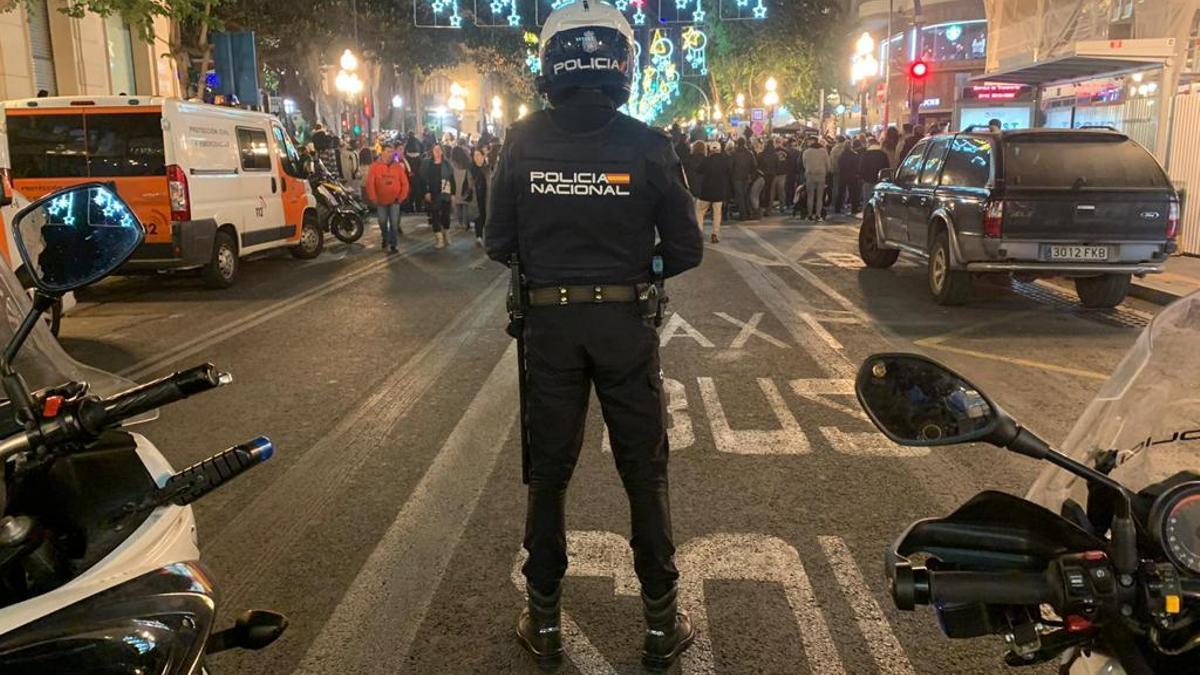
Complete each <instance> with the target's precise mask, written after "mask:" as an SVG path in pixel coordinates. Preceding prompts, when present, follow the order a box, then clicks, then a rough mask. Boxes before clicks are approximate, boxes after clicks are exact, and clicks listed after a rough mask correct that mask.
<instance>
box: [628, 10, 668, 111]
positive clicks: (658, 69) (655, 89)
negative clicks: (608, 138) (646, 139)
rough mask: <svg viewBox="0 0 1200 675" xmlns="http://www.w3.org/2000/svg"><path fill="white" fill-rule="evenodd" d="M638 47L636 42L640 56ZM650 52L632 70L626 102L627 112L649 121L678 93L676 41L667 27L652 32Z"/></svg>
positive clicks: (636, 50) (639, 53)
mask: <svg viewBox="0 0 1200 675" xmlns="http://www.w3.org/2000/svg"><path fill="white" fill-rule="evenodd" d="M641 49H642V48H641V44H638V45H637V48H636V49H635V50H634V53H635V54H636V55H637V56H639V57H640V55H641V53H642V52H641ZM649 53H650V63H648V64H647V65H646V66H645V67H644V68H642V69H641V71H640V72H635V73H634V79H633V82H634V91H633V94H632V95H631V96H630V99H629V103H628V104H627V110H628V111H629V114H630V115H633V116H634V117H636V118H638V119H640V120H642V121H644V122H652V121H653V120H654V118H656V117H658V114H659V113H660V112H661V111H662V109H663V107H664V106H666V105H667V103H669V102H670V101H671V99H673V98H675V97H676V96H678V95H679V70H678V69H677V68H676V67H675V63H674V60H673V56H674V54H675V45H674V43H672V42H671V38H670V37H668V36H667V33H666V31H664V30H662V29H656V30H655V31H654V32H653V33H652V34H651V36H650V47H649ZM639 63H640V60H639Z"/></svg>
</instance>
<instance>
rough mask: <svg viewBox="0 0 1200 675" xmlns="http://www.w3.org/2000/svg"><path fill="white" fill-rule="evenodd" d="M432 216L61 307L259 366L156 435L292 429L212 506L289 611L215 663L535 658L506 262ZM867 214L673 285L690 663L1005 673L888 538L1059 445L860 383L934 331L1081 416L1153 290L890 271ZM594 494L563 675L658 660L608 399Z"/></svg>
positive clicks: (1009, 484)
mask: <svg viewBox="0 0 1200 675" xmlns="http://www.w3.org/2000/svg"><path fill="white" fill-rule="evenodd" d="M416 220H417V219H416V218H411V217H410V218H407V219H406V222H405V229H406V230H407V231H408V232H409V234H408V235H407V237H406V238H405V239H404V240H403V241H402V244H403V247H402V253H401V254H400V255H398V256H386V255H384V254H383V253H382V252H381V251H380V249H379V247H378V241H379V236H378V233H377V232H374V231H372V232H369V233H368V235H367V236H366V237H365V238H364V241H363V243H360V244H357V245H353V246H338V247H332V246H331V248H330V249H329V250H328V251H327V252H326V253H325V254H323V255H322V256H321V257H319V258H318V259H316V260H313V261H308V262H300V261H297V260H293V259H291V258H290V257H287V256H286V255H285V256H276V257H269V258H267V259H263V260H258V261H254V262H251V263H247V264H246V265H245V266H244V268H243V275H244V276H243V278H242V279H241V281H240V283H239V284H238V285H237V286H236V287H235V288H232V289H229V290H225V291H209V290H205V289H203V288H202V287H201V285H200V283H199V280H198V279H195V278H191V277H187V276H177V277H161V278H154V277H151V278H147V277H132V278H121V279H111V280H108V281H106V282H104V283H102V284H100V285H99V286H97V287H95V288H93V289H91V290H89V291H87V292H85V293H84V294H83V295H82V297H81V301H82V303H83V305H82V307H81V308H80V310H79V311H78V312H77V313H76V314H74V315H72V316H70V317H69V318H68V319H66V320H65V321H64V327H63V338H62V341H63V343H64V345H65V346H66V347H67V349H68V351H70V352H71V353H72V354H73V355H75V356H76V357H78V358H79V359H81V360H83V361H85V362H88V363H90V364H93V365H97V366H100V367H103V368H106V369H109V370H113V371H117V372H121V373H124V374H126V375H129V376H132V377H135V378H137V379H143V380H144V379H148V378H150V377H153V376H157V375H161V374H165V373H167V372H170V371H171V370H174V369H179V368H182V367H186V366H189V365H192V364H194V363H197V362H201V361H205V360H210V361H213V362H214V363H216V364H218V365H219V366H221V367H222V368H223V369H227V370H229V371H231V372H232V373H233V374H234V377H235V383H234V384H233V385H232V386H230V387H227V388H225V389H223V390H218V391H217V392H213V393H209V394H205V395H203V396H200V397H197V398H195V399H191V400H189V401H185V402H182V403H180V404H177V405H174V406H172V407H170V408H168V409H166V410H164V411H163V414H162V416H161V418H160V419H159V420H158V421H156V422H154V423H152V424H150V425H147V426H145V427H143V428H141V429H140V430H141V431H142V432H144V433H145V434H146V435H148V436H149V437H150V438H151V439H152V440H153V441H154V442H155V443H156V444H158V446H159V447H160V448H161V449H162V450H163V451H164V452H165V453H166V455H167V456H168V458H169V459H170V460H171V461H172V462H173V463H174V464H175V465H176V466H177V467H182V466H185V465H187V464H190V463H191V462H194V461H197V460H199V459H202V458H203V457H205V456H207V455H209V454H211V453H213V452H215V451H217V450H220V449H222V448H224V447H227V446H229V445H232V444H234V443H237V442H240V441H243V440H246V439H248V438H251V437H253V436H256V435H258V434H267V435H269V436H270V437H271V438H272V439H274V440H275V442H276V444H277V446H278V448H279V452H278V454H277V456H276V458H275V459H273V460H272V461H271V462H269V463H268V464H266V465H264V466H263V467H261V468H258V469H256V470H255V471H252V472H250V473H248V474H246V475H245V476H244V477H242V478H239V479H238V480H237V481H235V482H233V483H231V484H230V485H229V486H227V487H225V488H222V489H221V490H219V491H217V492H215V493H213V494H211V495H209V496H207V497H206V498H205V499H203V500H201V501H200V502H199V503H198V504H197V505H196V513H197V517H198V521H199V532H200V539H201V548H202V551H203V556H204V562H205V563H206V565H207V566H208V567H209V569H210V570H211V571H212V572H213V575H214V577H215V579H216V581H217V583H218V584H219V585H220V587H221V588H222V591H223V598H222V602H223V616H226V617H228V616H231V615H233V614H235V613H236V612H237V611H240V610H241V609H244V608H247V607H270V608H273V609H276V610H279V611H282V612H284V613H285V614H287V615H288V616H289V618H290V619H291V627H290V629H289V630H288V632H287V633H286V635H285V636H284V637H283V638H282V639H281V640H280V641H279V642H278V643H277V644H276V645H274V646H273V647H271V648H270V649H269V650H266V651H264V652H259V653H241V654H236V653H235V654H223V655H220V656H218V657H215V658H214V659H212V662H211V664H210V665H211V667H212V669H213V671H214V672H215V673H222V674H224V673H291V672H301V673H398V672H405V673H466V672H480V673H484V672H486V673H494V672H537V669H536V668H535V667H534V666H533V665H532V663H531V662H530V661H529V660H527V659H526V657H525V655H524V653H523V652H522V651H521V650H520V649H519V647H518V646H517V644H516V642H515V641H514V639H513V637H512V629H513V621H514V618H515V615H516V612H517V610H518V608H519V607H520V605H521V603H522V598H523V595H522V589H521V585H520V579H519V574H518V573H517V572H516V569H517V567H518V566H519V564H520V560H521V551H520V539H521V531H522V519H523V512H524V497H523V493H522V490H521V486H520V469H519V463H520V458H519V444H518V441H517V433H516V430H515V422H516V366H515V359H514V357H513V349H512V345H513V343H512V341H511V340H509V339H508V338H507V337H506V336H505V334H504V333H503V331H502V328H503V323H504V313H503V302H504V297H503V296H504V292H505V286H504V284H505V280H506V279H505V270H504V269H503V268H501V267H500V266H498V265H495V264H492V263H489V262H487V261H486V259H485V258H484V256H483V254H482V251H481V250H480V249H478V248H477V247H476V246H475V243H474V240H473V239H472V238H469V237H466V236H463V235H461V234H460V235H459V236H458V237H457V238H456V239H455V241H454V244H453V245H452V246H451V247H450V248H449V249H448V250H444V251H436V250H433V249H432V247H431V237H430V236H429V234H428V230H426V229H423V228H422V229H420V230H417V228H415V227H414V225H415V221H416ZM856 229H857V228H856V225H855V224H853V223H852V222H850V221H841V222H832V223H824V224H821V225H818V226H813V225H810V224H807V223H802V222H800V221H785V220H783V219H774V220H768V221H764V222H762V223H760V224H757V225H753V226H750V227H736V226H733V227H727V228H726V229H725V231H724V232H723V236H722V241H721V243H720V244H718V245H715V246H709V247H708V249H707V251H706V255H705V261H704V264H703V266H702V267H701V268H700V269H699V270H695V271H693V272H690V273H688V274H687V275H685V276H683V277H681V278H679V279H677V280H675V281H674V282H673V283H671V284H670V292H671V299H672V300H671V304H670V310H671V311H670V315H669V319H668V321H667V323H666V325H665V326H664V328H663V331H662V337H661V342H662V344H663V355H664V356H663V361H664V370H665V374H666V377H667V378H668V381H667V387H668V390H669V391H670V394H671V403H670V409H671V414H672V422H671V424H672V428H671V443H672V464H671V471H672V476H671V479H672V509H673V513H672V515H673V518H674V527H675V535H676V544H677V546H678V547H679V556H678V557H679V560H678V563H679V567H680V569H681V571H682V573H683V581H682V586H681V594H682V597H683V601H684V604H685V606H686V607H687V608H688V609H689V610H690V611H691V612H692V615H693V617H694V618H696V619H697V620H698V624H699V626H700V628H701V631H702V632H701V635H702V637H701V639H700V640H699V641H698V642H697V644H696V645H695V647H694V648H693V649H692V650H691V651H690V652H689V653H688V655H687V658H686V659H685V660H684V661H683V663H682V667H681V670H682V672H685V673H708V672H718V673H745V672H759V673H801V672H806V671H811V672H814V673H822V674H831V675H832V674H837V673H872V672H881V673H890V674H897V675H903V674H907V673H994V672H997V671H999V670H1002V666H1001V661H1000V654H1001V652H1002V649H1001V645H1000V643H999V640H998V639H995V638H989V639H977V640H969V641H956V642H951V641H949V640H947V639H944V638H943V637H942V636H941V635H940V633H939V631H938V629H937V627H936V623H935V620H934V617H933V616H932V614H931V613H930V612H928V611H926V612H916V613H903V612H898V611H896V610H895V609H894V608H893V607H892V604H891V601H890V600H889V598H888V597H887V594H886V585H885V582H884V578H883V574H882V570H881V564H880V562H881V559H882V555H883V552H884V549H885V547H886V546H888V545H889V544H890V543H891V542H892V540H893V539H894V538H895V537H896V536H897V535H898V534H899V533H900V532H901V531H902V530H903V529H904V528H905V527H906V526H907V525H908V524H909V523H910V522H911V521H913V520H915V519H918V518H923V517H928V516H935V515H942V514H945V513H947V512H948V511H950V510H951V509H953V508H954V507H955V506H956V505H958V504H960V503H961V502H963V501H965V500H966V499H968V498H969V497H970V496H972V495H973V494H975V493H976V492H978V491H980V490H982V489H987V488H993V489H1000V490H1006V491H1010V492H1014V493H1018V494H1023V493H1024V491H1025V490H1026V489H1027V487H1028V486H1029V484H1030V483H1031V482H1032V480H1033V478H1034V476H1035V475H1036V473H1037V471H1038V469H1039V467H1038V466H1037V465H1036V464H1035V463H1034V462H1033V461H1032V460H1028V459H1025V458H1022V457H1017V456H1014V455H1008V454H1005V453H1004V452H1002V451H1000V450H996V449H993V448H988V447H980V446H958V447H950V448H938V449H932V450H923V449H912V448H900V447H897V446H894V445H891V444H890V443H888V442H887V441H886V440H885V439H884V438H883V437H882V436H880V435H879V434H877V433H875V432H874V431H873V429H872V428H871V426H870V425H869V423H867V422H866V421H865V418H864V417H863V415H862V413H861V412H860V411H859V410H858V408H857V404H856V403H855V401H854V398H853V395H852V380H851V378H852V377H853V374H854V372H855V370H856V368H857V365H858V364H859V363H861V361H862V360H863V359H864V358H865V357H866V356H867V355H869V354H871V353H874V352H879V351H884V350H892V351H895V350H917V351H921V352H924V353H926V354H929V355H931V356H934V357H937V358H940V359H943V360H944V361H945V362H947V363H948V364H950V365H951V366H953V367H955V368H956V369H959V370H960V371H961V372H963V373H964V374H967V375H968V376H969V377H970V378H971V379H973V380H974V382H975V383H976V384H977V385H979V386H980V387H981V388H982V389H983V390H985V391H986V392H988V393H989V394H990V395H991V396H992V397H993V398H994V399H996V400H997V401H999V402H1001V403H1002V404H1003V405H1004V406H1005V407H1006V409H1007V410H1008V411H1009V412H1010V413H1012V414H1013V415H1014V416H1015V417H1017V418H1018V419H1019V420H1021V421H1023V422H1025V423H1026V424H1028V425H1029V426H1032V427H1033V428H1035V429H1037V430H1038V431H1039V432H1041V433H1042V434H1043V435H1044V436H1045V437H1047V438H1048V439H1050V440H1053V441H1059V440H1062V439H1063V438H1064V437H1065V436H1066V434H1067V431H1068V430H1069V428H1070V425H1071V423H1072V421H1073V420H1074V418H1075V416H1076V415H1078V414H1079V413H1080V412H1081V410H1082V409H1083V407H1084V405H1085V404H1086V402H1087V401H1088V399H1089V398H1090V397H1091V395H1092V394H1093V393H1094V392H1095V391H1096V390H1097V389H1098V388H1099V386H1100V384H1101V383H1102V381H1103V378H1104V377H1105V376H1106V375H1107V373H1108V372H1109V371H1110V370H1111V369H1112V368H1113V367H1114V366H1115V365H1116V363H1117V362H1118V360H1119V359H1120V357H1121V356H1122V354H1123V353H1124V351H1125V350H1126V349H1127V348H1128V347H1129V346H1130V345H1131V344H1132V342H1133V340H1134V339H1135V337H1136V336H1137V334H1138V331H1139V329H1140V327H1141V326H1142V325H1144V324H1145V322H1146V321H1147V320H1148V319H1149V317H1150V316H1151V313H1152V312H1153V311H1154V309H1155V308H1154V307H1152V306H1149V305H1137V306H1124V307H1122V308H1119V309H1117V310H1113V311H1100V312H1088V311H1084V310H1082V309H1080V308H1079V307H1078V306H1077V305H1076V304H1075V302H1074V298H1073V296H1072V294H1071V293H1070V292H1069V291H1064V290H1061V289H1057V288H1055V287H1052V286H1048V285H1043V284H1012V285H1005V286H1003V287H1001V286H999V285H987V286H983V287H980V288H978V289H977V291H976V293H975V297H974V299H973V302H972V304H971V305H969V306H967V307H957V308H942V307H938V306H936V305H934V304H933V303H932V301H931V300H930V299H929V297H928V294H927V292H926V290H925V275H924V268H923V266H920V265H918V264H917V263H915V262H912V261H907V260H905V259H903V258H902V259H901V261H900V263H898V264H897V265H896V266H895V267H894V268H893V269H891V270H886V271H881V270H865V269H862V267H861V265H860V264H859V263H858V261H857V256H856V255H855V253H854V252H855V250H856V235H855V233H856ZM414 230H416V231H415V232H414ZM569 500H570V503H569V514H570V515H569V519H568V527H569V529H570V535H569V543H570V547H571V549H572V552H573V556H572V567H571V570H570V571H569V579H568V581H567V582H566V605H565V608H566V612H567V614H568V616H569V618H567V619H566V621H565V624H566V625H565V630H566V637H567V640H568V649H569V652H570V658H569V659H568V661H567V662H566V663H565V664H564V665H563V668H562V672H581V673H588V674H591V673H625V672H637V671H638V670H639V666H638V649H639V647H640V635H641V629H642V628H641V623H640V607H639V601H638V599H637V586H636V581H635V579H634V577H633V574H632V569H631V556H630V553H629V550H628V546H627V544H626V538H627V536H628V511H627V507H626V505H625V501H624V493H623V491H622V490H621V487H620V483H619V480H618V478H617V475H616V471H615V469H614V468H613V466H612V461H611V455H610V454H608V453H607V451H606V439H605V438H604V436H603V433H602V424H601V420H600V416H599V411H598V407H597V406H595V405H593V410H592V411H591V415H590V418H589V427H588V431H587V434H586V437H585V445H584V452H583V456H582V458H581V461H580V465H579V467H578V469H577V471H576V474H575V479H574V482H573V483H572V488H571V491H570V496H569ZM1042 672H1050V671H1049V669H1044V670H1043V671H1042Z"/></svg>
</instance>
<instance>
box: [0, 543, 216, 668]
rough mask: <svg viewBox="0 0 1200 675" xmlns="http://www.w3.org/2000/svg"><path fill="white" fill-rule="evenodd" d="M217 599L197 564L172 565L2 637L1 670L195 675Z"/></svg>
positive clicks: (0, 650)
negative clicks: (193, 674)
mask: <svg viewBox="0 0 1200 675" xmlns="http://www.w3.org/2000/svg"><path fill="white" fill-rule="evenodd" d="M215 597H216V596H215V592H214V590H213V588H212V585H211V583H209V581H208V578H207V576H206V575H205V573H204V570H203V569H202V568H201V567H200V566H199V565H197V564H193V563H180V564H176V565H169V566H167V567H164V568H162V569H159V570H155V571H154V572H150V573H148V574H145V575H142V576H140V577H138V578H136V579H133V580H132V581H127V582H125V583H124V584H121V585H120V586H116V587H114V588H111V589H109V590H107V591H104V592H103V593H100V594H97V595H94V596H92V597H89V598H86V599H84V600H82V601H80V602H77V603H75V604H73V605H70V606H68V607H66V608H64V609H62V610H60V611H58V612H55V613H54V614H51V615H49V616H46V617H43V618H42V619H39V620H37V621H35V622H33V623H31V624H28V625H25V626H22V627H21V628H18V629H17V630H15V631H12V632H10V633H8V634H6V635H4V636H0V673H4V674H5V675H10V674H11V675H27V674H28V675H35V674H37V675H42V674H44V673H97V674H101V675H118V674H120V675H129V674H133V673H137V674H139V675H182V674H185V673H191V672H193V671H194V670H195V669H196V667H197V665H198V664H199V661H200V657H201V656H202V655H203V653H204V645H205V642H206V641H207V639H208V635H209V633H210V632H211V631H212V624H213V620H214V617H215V613H216V601H215Z"/></svg>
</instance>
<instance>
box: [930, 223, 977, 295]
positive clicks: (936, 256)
mask: <svg viewBox="0 0 1200 675" xmlns="http://www.w3.org/2000/svg"><path fill="white" fill-rule="evenodd" d="M950 260H951V258H950V237H949V235H947V234H946V231H945V230H942V231H941V232H938V234H937V236H936V237H934V239H933V248H932V249H931V250H930V251H929V292H930V294H932V295H933V300H934V302H936V303H937V304H939V305H961V304H963V303H965V302H966V301H967V300H968V299H969V298H970V297H971V275H970V274H969V273H968V272H966V271H963V270H954V269H950Z"/></svg>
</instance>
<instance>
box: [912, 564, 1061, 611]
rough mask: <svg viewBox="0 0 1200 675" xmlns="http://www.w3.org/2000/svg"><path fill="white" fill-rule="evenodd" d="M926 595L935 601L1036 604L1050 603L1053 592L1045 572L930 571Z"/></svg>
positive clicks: (1053, 596) (1052, 599)
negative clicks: (927, 593)
mask: <svg viewBox="0 0 1200 675" xmlns="http://www.w3.org/2000/svg"><path fill="white" fill-rule="evenodd" d="M929 598H930V600H931V601H932V602H935V603H939V604H942V603H983V604H997V605H1040V604H1043V603H1053V602H1054V600H1055V593H1054V586H1053V585H1052V584H1051V583H1050V580H1049V579H1048V578H1047V575H1046V574H1045V573H1039V572H959V571H941V572H939V571H930V572H929Z"/></svg>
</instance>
